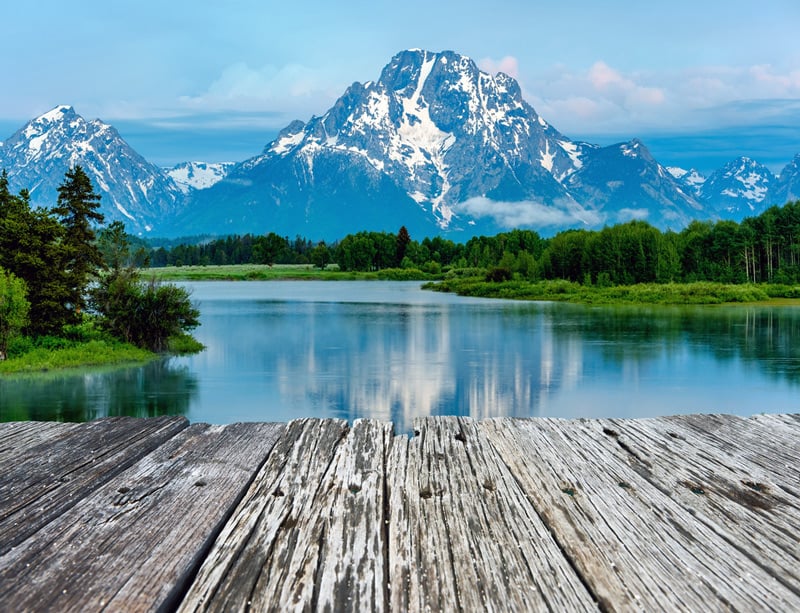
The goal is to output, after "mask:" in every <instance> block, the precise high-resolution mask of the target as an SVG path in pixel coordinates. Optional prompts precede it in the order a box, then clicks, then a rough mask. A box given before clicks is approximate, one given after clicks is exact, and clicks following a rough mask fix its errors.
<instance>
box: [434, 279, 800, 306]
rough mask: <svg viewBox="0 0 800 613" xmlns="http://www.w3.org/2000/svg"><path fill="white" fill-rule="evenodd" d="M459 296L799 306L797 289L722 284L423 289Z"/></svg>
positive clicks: (486, 284)
mask: <svg viewBox="0 0 800 613" xmlns="http://www.w3.org/2000/svg"><path fill="white" fill-rule="evenodd" d="M423 287H424V288H425V289H430V290H434V291H440V292H452V293H456V294H459V295H461V296H478V297H484V298H508V299H515V300H555V301H563V302H579V303H584V304H725V303H752V302H766V301H770V300H773V299H792V300H793V301H796V303H797V304H800V300H797V299H800V287H798V286H787V285H768V284H759V285H752V284H746V285H732V284H725V283H711V282H695V283H667V284H659V283H644V284H638V285H619V286H615V287H595V286H590V285H581V284H579V283H573V282H570V281H539V282H530V281H519V280H517V281H505V282H500V283H495V282H490V281H486V280H485V279H484V278H483V277H468V278H453V279H445V280H444V281H441V282H438V283H426V284H425V285H424V286H423Z"/></svg>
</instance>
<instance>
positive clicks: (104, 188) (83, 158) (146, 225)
mask: <svg viewBox="0 0 800 613" xmlns="http://www.w3.org/2000/svg"><path fill="white" fill-rule="evenodd" d="M78 165H80V166H82V167H83V169H84V171H86V173H87V174H88V175H89V178H90V179H91V180H92V183H93V184H94V187H95V190H96V191H97V192H98V193H99V194H101V212H102V213H103V215H104V216H105V218H106V221H107V222H111V221H115V220H120V221H123V222H124V223H125V224H126V226H127V227H128V228H129V231H149V230H150V229H151V228H152V227H153V224H154V223H155V222H156V221H157V220H159V219H160V218H162V217H163V216H164V214H165V213H166V212H167V211H170V212H171V211H172V210H174V209H175V207H176V204H178V201H179V198H182V194H181V192H180V190H179V189H178V187H177V186H176V185H175V184H174V183H173V181H172V180H171V179H169V178H168V177H166V175H164V173H163V172H162V171H161V170H160V169H159V168H157V167H155V166H153V165H152V164H150V163H149V162H147V161H146V160H145V159H144V158H143V157H141V156H140V155H139V154H138V153H136V152H135V151H134V150H133V149H132V148H131V147H130V146H129V145H128V144H127V143H126V142H125V141H124V139H123V138H122V137H121V136H120V135H119V133H118V132H117V131H116V130H115V129H114V128H113V127H112V126H110V125H108V124H106V123H104V122H102V121H100V120H99V119H93V120H91V121H87V120H85V119H84V118H83V117H81V116H80V115H78V113H76V112H75V109H73V108H72V107H71V106H68V105H60V106H57V107H55V108H53V109H51V110H50V111H48V112H46V113H44V114H42V115H40V116H39V117H36V118H35V119H33V120H31V121H30V122H28V123H27V124H26V125H25V126H23V127H22V128H21V129H20V130H18V131H17V132H16V133H14V134H13V135H12V136H11V137H9V138H8V139H6V140H5V141H4V143H3V145H2V146H1V147H0V167H3V168H6V169H7V170H8V179H9V184H10V187H11V188H12V189H13V190H15V191H18V190H20V189H27V190H29V192H30V194H31V201H32V204H34V205H36V206H42V207H45V208H50V207H52V206H54V205H55V203H56V201H57V199H58V186H59V185H60V184H61V182H62V181H63V179H64V175H65V173H66V172H67V170H69V169H70V168H73V167H74V166H78Z"/></svg>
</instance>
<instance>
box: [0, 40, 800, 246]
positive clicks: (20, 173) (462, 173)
mask: <svg viewBox="0 0 800 613" xmlns="http://www.w3.org/2000/svg"><path fill="white" fill-rule="evenodd" d="M77 164H80V165H81V166H83V168H84V170H85V171H86V172H87V174H89V176H90V177H91V178H92V180H93V182H94V184H95V188H96V189H97V191H98V193H100V194H101V196H102V202H101V210H102V212H103V213H104V215H105V216H106V219H107V220H108V221H114V220H121V221H123V222H125V224H126V227H127V229H128V231H130V232H134V233H139V234H147V235H151V236H164V237H169V236H188V235H195V234H217V235H223V234H232V233H245V232H250V233H258V234H260V233H265V232H270V231H272V232H276V233H279V234H282V235H290V236H294V235H298V234H299V235H302V236H307V237H309V238H314V239H320V238H324V239H326V240H331V239H337V238H341V237H343V236H344V235H346V234H348V233H353V232H357V231H359V230H386V231H392V232H394V231H396V230H397V228H399V227H400V226H401V225H405V226H406V227H407V228H408V229H409V231H410V232H411V233H412V234H413V235H415V236H432V235H435V234H446V235H450V236H452V237H454V238H458V237H459V236H464V237H467V236H472V235H475V234H488V233H495V232H497V231H501V230H506V229H509V228H512V227H528V228H533V229H536V230H539V231H541V232H543V233H545V234H547V233H552V232H555V231H557V230H561V229H565V228H570V227H582V228H597V227H602V226H603V225H605V224H614V223H619V222H624V221H628V220H631V219H644V220H646V221H648V222H650V223H652V224H653V225H656V226H658V227H660V228H662V229H663V228H672V229H674V230H679V229H680V228H682V227H684V226H685V225H686V224H687V223H689V221H691V220H692V219H735V220H740V219H742V218H743V217H746V216H750V215H756V214H758V213H759V212H761V211H762V210H764V209H765V208H767V207H768V206H771V205H773V204H779V205H780V204H784V203H785V202H788V201H790V200H795V199H799V198H800V154H799V155H798V156H796V157H795V158H794V160H792V162H791V163H789V164H788V165H787V166H786V168H784V170H783V171H782V172H781V173H780V175H779V176H775V175H774V174H773V173H772V172H771V171H770V170H769V169H768V168H766V167H765V166H763V165H761V164H759V163H758V162H756V161H755V160H751V159H748V158H744V157H742V158H738V159H736V160H733V161H732V162H730V163H729V164H727V165H726V166H724V167H723V168H721V169H719V170H717V171H716V172H714V173H712V174H711V175H709V176H708V177H704V176H702V175H700V174H699V173H698V172H696V171H694V170H691V169H689V170H685V169H680V168H667V167H664V166H662V165H661V164H660V163H659V162H658V161H657V160H656V159H654V157H653V156H652V154H651V153H650V152H649V151H648V149H647V147H646V145H645V144H644V143H643V142H641V141H640V140H638V139H634V140H632V141H630V142H626V143H618V144H615V145H611V146H607V147H600V146H597V145H593V144H590V143H585V142H580V141H573V140H571V139H569V138H568V137H566V136H565V135H563V134H561V133H560V132H559V131H558V130H557V129H556V128H555V127H553V126H551V125H550V124H549V123H548V122H547V121H546V120H545V119H544V118H542V117H541V116H540V115H538V113H537V112H536V111H535V110H534V108H533V107H532V106H531V105H530V104H528V103H527V102H526V101H525V100H524V99H523V97H522V92H521V89H520V87H519V84H518V83H517V82H516V81H515V80H514V79H513V78H511V77H509V76H508V75H506V74H503V73H498V74H496V75H490V74H488V73H486V72H483V71H481V70H479V69H478V67H477V66H476V64H475V63H474V62H473V61H472V60H470V59H469V58H467V57H464V56H462V55H458V54H456V53H453V52H450V51H445V52H441V53H432V52H428V51H422V50H409V51H403V52H401V53H399V54H397V55H396V56H395V57H394V58H392V60H391V61H390V62H389V63H388V64H387V65H386V66H385V67H384V69H383V71H382V72H381V75H380V77H379V79H378V80H377V81H368V82H365V83H358V82H356V83H353V84H352V85H351V86H350V87H349V88H347V90H346V91H345V92H344V94H343V95H342V96H341V97H340V98H339V99H338V100H337V101H336V102H335V104H334V105H333V106H332V107H331V108H330V109H328V111H327V112H325V113H324V114H323V115H321V116H318V117H317V116H315V117H312V118H310V119H309V120H308V121H307V122H301V121H294V122H292V123H290V124H289V125H288V126H286V128H284V129H283V130H282V131H281V132H280V133H279V134H278V136H277V137H276V138H275V139H274V140H273V141H272V142H270V143H267V144H266V146H265V148H264V150H263V151H262V152H261V153H260V154H259V155H256V156H254V157H252V158H250V159H247V160H244V161H242V162H238V163H230V164H211V163H204V162H187V163H184V164H179V165H178V166H176V167H174V168H168V169H165V168H159V167H157V166H155V165H153V164H151V163H149V162H148V161H147V160H145V159H144V158H143V157H142V156H141V155H139V154H138V153H136V151H134V150H133V149H132V148H131V147H130V146H129V145H128V144H127V143H126V142H125V140H124V139H123V138H122V137H121V136H120V135H119V133H118V132H117V131H116V130H115V129H114V128H113V127H112V126H110V125H108V124H105V123H103V122H101V121H100V120H97V119H95V120H92V121H87V120H85V119H83V118H82V117H81V116H80V115H78V114H77V113H76V112H75V110H74V109H73V108H72V107H70V106H59V107H56V108H55V109H53V110H51V111H49V112H47V113H45V114H44V115H42V116H40V117H37V118H36V119H34V120H32V121H30V122H29V123H27V124H26V125H25V126H23V127H22V128H21V129H20V130H18V131H17V132H16V133H14V134H13V135H12V136H11V137H9V138H8V139H7V140H6V141H4V142H3V143H0V168H5V169H6V170H7V172H8V178H9V183H10V186H11V188H12V189H14V190H15V191H17V190H20V189H23V188H24V189H28V190H29V192H30V194H31V200H32V202H33V203H34V204H37V205H41V206H52V205H53V204H54V203H55V201H56V198H57V192H56V190H57V187H58V185H59V184H60V183H61V181H62V180H63V176H64V173H65V172H66V170H68V169H69V168H70V167H72V166H74V165H77Z"/></svg>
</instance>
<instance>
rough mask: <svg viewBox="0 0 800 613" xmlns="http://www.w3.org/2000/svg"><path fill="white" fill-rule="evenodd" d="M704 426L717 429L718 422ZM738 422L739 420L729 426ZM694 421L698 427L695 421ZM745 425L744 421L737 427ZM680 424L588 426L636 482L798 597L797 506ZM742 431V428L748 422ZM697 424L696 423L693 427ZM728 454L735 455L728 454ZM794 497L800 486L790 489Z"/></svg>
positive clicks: (762, 475) (757, 472) (756, 471)
mask: <svg viewBox="0 0 800 613" xmlns="http://www.w3.org/2000/svg"><path fill="white" fill-rule="evenodd" d="M708 419H709V421H713V422H714V423H718V420H717V419H716V418H715V417H709V418H708ZM730 419H731V420H736V418H730ZM693 421H695V420H693ZM739 421H745V420H739ZM681 422H682V420H680V419H677V418H676V419H669V420H666V419H637V420H608V421H596V422H586V424H585V426H586V427H587V428H591V429H594V430H595V432H596V435H597V436H598V438H600V437H602V436H603V435H605V436H607V437H609V438H610V439H611V440H614V441H616V442H617V444H618V445H619V446H620V447H621V448H622V449H623V450H624V451H625V452H626V453H628V454H629V456H630V458H629V462H630V463H631V464H632V465H634V466H638V467H639V470H638V472H639V474H640V475H642V476H643V477H644V478H646V479H647V480H648V481H650V482H651V483H652V484H653V485H655V486H656V487H657V488H658V489H660V490H661V491H663V492H664V493H665V494H666V495H668V496H670V497H671V498H673V499H675V500H676V501H678V502H679V503H680V504H681V505H682V506H684V507H686V508H688V509H691V510H692V512H693V514H694V516H695V517H696V518H697V519H698V520H700V521H703V522H704V523H705V524H706V525H707V526H708V527H709V529H710V530H712V531H713V532H714V533H715V534H716V535H717V536H718V537H719V538H720V539H723V540H724V541H725V542H727V543H728V544H729V546H730V547H731V548H734V549H736V550H737V551H738V552H739V553H741V555H742V556H744V557H745V558H747V559H749V560H751V561H752V563H753V565H754V566H757V567H760V568H762V569H764V570H765V571H766V572H767V573H769V574H770V575H771V576H773V577H775V578H776V579H777V580H778V581H780V582H781V583H783V584H784V585H785V586H786V587H787V588H788V589H790V590H792V591H793V592H794V593H795V594H797V595H798V597H800V576H797V572H796V571H797V569H798V568H800V498H797V497H795V496H792V495H791V494H787V493H786V491H784V488H783V487H782V486H781V484H780V483H777V482H775V481H774V480H773V479H774V476H773V475H772V474H770V473H769V472H767V471H765V470H764V469H763V468H761V467H759V466H757V465H755V464H753V463H751V462H749V461H748V460H747V459H745V458H743V457H742V456H743V455H745V453H746V452H744V451H743V450H744V449H745V448H746V446H747V444H746V442H745V441H740V443H739V445H738V446H737V449H736V450H731V449H729V448H728V447H727V446H726V447H724V448H723V447H719V446H718V445H717V444H716V441H715V440H714V436H713V435H712V434H709V432H711V431H713V429H714V428H713V427H712V428H709V429H708V430H707V431H706V432H703V431H697V430H696V429H695V428H684V427H682V424H681ZM745 423H746V421H745ZM695 424H696V422H695ZM732 451H734V452H733V453H732ZM790 485H791V489H793V490H797V489H798V485H800V484H798V483H796V482H794V483H791V484H790Z"/></svg>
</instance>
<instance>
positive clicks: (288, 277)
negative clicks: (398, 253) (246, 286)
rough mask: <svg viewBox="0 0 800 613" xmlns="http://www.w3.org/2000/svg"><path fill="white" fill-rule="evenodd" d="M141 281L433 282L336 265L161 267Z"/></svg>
mask: <svg viewBox="0 0 800 613" xmlns="http://www.w3.org/2000/svg"><path fill="white" fill-rule="evenodd" d="M140 272H141V273H142V276H143V277H144V278H149V277H151V276H153V277H155V278H156V279H158V280H161V281H279V280H284V281H363V280H387V281H426V280H430V279H435V278H436V276H435V275H430V274H427V273H424V272H422V271H421V270H417V269H402V268H386V269H383V270H379V271H376V272H345V271H341V270H339V269H338V268H337V267H336V266H331V267H328V268H326V269H325V270H320V269H319V268H314V267H313V266H311V265H310V264H275V265H274V266H267V265H266V264H225V265H219V266H165V267H163V268H146V269H142V270H141V271H140Z"/></svg>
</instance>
